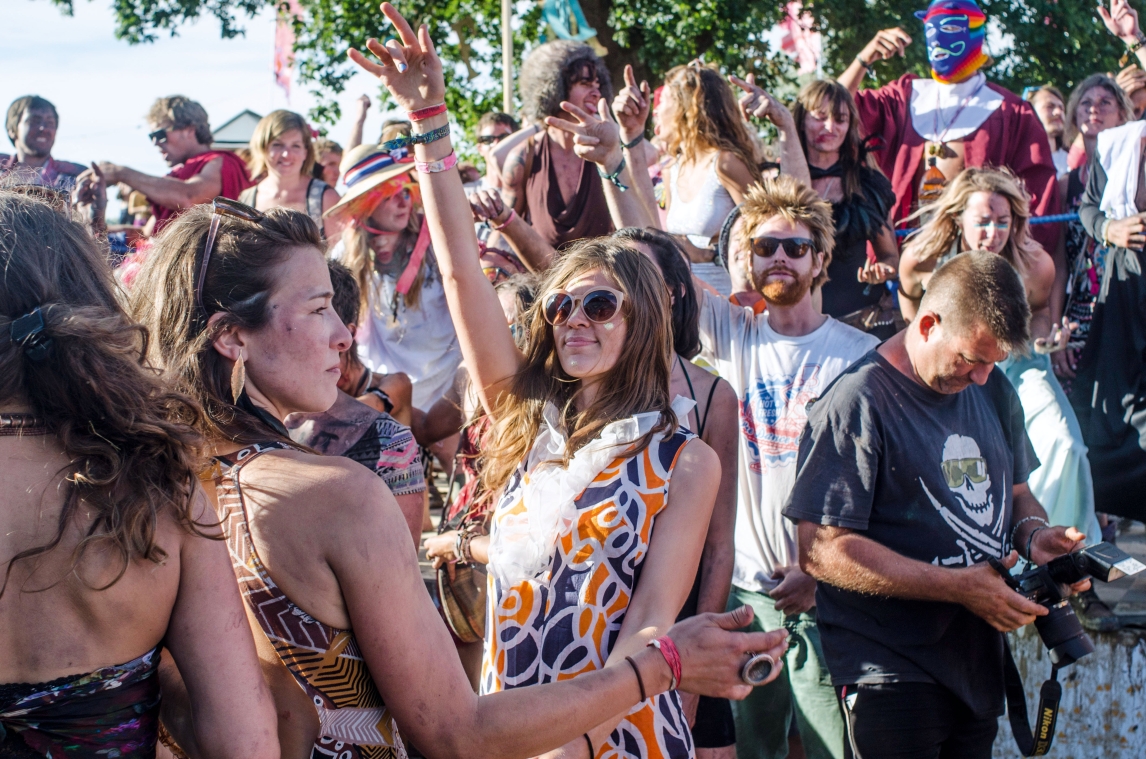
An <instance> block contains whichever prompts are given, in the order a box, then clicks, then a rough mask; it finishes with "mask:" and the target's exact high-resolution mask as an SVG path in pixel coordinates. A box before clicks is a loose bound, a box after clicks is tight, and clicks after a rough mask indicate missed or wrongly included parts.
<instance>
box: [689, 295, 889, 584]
mask: <svg viewBox="0 0 1146 759" xmlns="http://www.w3.org/2000/svg"><path fill="white" fill-rule="evenodd" d="M700 337H701V344H702V346H703V347H702V349H701V355H702V356H704V358H705V359H706V360H707V361H709V362H710V363H711V364H712V365H713V366H714V367H715V368H716V370H717V371H718V372H720V376H721V377H724V378H725V379H726V380H728V382H729V383H730V384H731V385H732V389H733V390H735V391H736V396H737V398H738V399H739V401H740V471H739V479H738V481H737V496H736V498H737V501H736V563H735V568H734V569H733V572H732V584H733V585H736V586H737V587H739V588H744V589H745V590H751V591H755V592H757V593H767V592H768V591H769V590H771V589H772V588H774V587H776V585H777V584H778V582H779V580H777V579H774V578H773V577H772V573H773V572H775V571H776V569H777V568H778V567H787V566H791V565H793V564H796V563H798V557H797V554H796V527H795V525H794V524H793V523H792V522H791V521H789V520H788V519H785V518H784V517H783V516H782V515H781V513H780V511H781V509H783V508H784V503H785V502H786V501H787V499H788V494H789V492H790V491H791V490H792V485H793V483H794V482H795V481H796V454H797V452H798V451H799V447H800V435H801V434H802V433H803V431H804V425H805V424H806V423H807V421H808V414H807V410H806V409H807V406H808V401H810V400H813V399H815V398H818V397H819V396H820V395H821V394H822V393H823V392H824V390H825V388H827V386H828V385H829V384H831V382H832V380H834V379H835V378H836V376H837V375H839V374H840V372H842V371H844V370H845V369H847V368H848V366H850V365H851V364H852V363H853V362H855V361H856V360H857V359H859V358H860V357H861V356H863V355H864V354H865V353H867V352H868V351H870V350H871V349H872V348H874V347H875V346H876V345H878V344H879V340H878V339H876V338H875V337H873V336H871V335H869V334H867V333H865V332H860V331H859V330H857V329H854V328H852V327H849V326H847V325H846V324H842V323H840V322H838V321H836V320H835V319H832V318H830V317H829V318H828V320H827V321H826V322H824V324H823V325H822V326H820V328H819V329H817V330H815V331H814V332H811V333H809V334H807V335H802V336H800V337H788V336H787V335H781V334H779V333H777V332H775V331H774V330H773V329H772V328H771V327H769V326H768V315H767V314H759V315H754V314H753V313H752V311H751V309H746V308H740V307H738V306H734V305H732V304H731V303H729V302H728V301H727V300H724V299H723V298H718V297H716V296H714V295H712V294H711V293H704V294H703V298H702V301H701V308H700Z"/></svg>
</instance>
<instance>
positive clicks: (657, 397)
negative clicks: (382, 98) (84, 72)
mask: <svg viewBox="0 0 1146 759" xmlns="http://www.w3.org/2000/svg"><path fill="white" fill-rule="evenodd" d="M1099 12H1100V14H1101V18H1102V21H1103V22H1104V24H1105V27H1106V28H1107V29H1108V30H1109V32H1110V33H1111V34H1113V35H1115V36H1117V37H1118V38H1119V39H1120V40H1122V41H1123V42H1124V43H1125V44H1126V46H1127V48H1128V51H1129V54H1132V55H1134V56H1137V59H1138V62H1139V64H1140V65H1141V67H1136V66H1127V67H1125V68H1123V69H1122V70H1120V71H1119V72H1118V73H1117V75H1113V74H1111V73H1096V74H1094V75H1093V76H1090V77H1087V78H1086V79H1084V80H1083V81H1081V82H1080V83H1078V84H1076V85H1075V86H1074V88H1073V91H1072V92H1071V93H1070V95H1069V97H1067V98H1064V97H1063V93H1062V91H1061V90H1060V89H1058V88H1056V87H1055V86H1054V85H1053V84H1049V83H1048V84H1039V85H1036V86H1033V87H1030V88H1028V89H1027V91H1026V92H1024V93H1023V95H1022V96H1021V97H1020V96H1019V95H1016V94H1014V93H1012V92H1010V91H1008V90H1007V89H1005V88H1003V87H1001V86H999V85H997V84H995V83H993V82H991V81H990V80H989V79H988V74H989V65H990V62H991V61H990V57H989V55H988V54H987V53H986V51H985V50H984V47H983V42H984V38H985V29H986V21H987V18H986V16H985V14H984V13H983V11H982V10H981V9H980V8H979V6H978V5H977V4H976V2H975V1H974V0H934V2H932V3H931V4H930V6H928V8H926V9H925V10H921V11H920V12H919V13H917V14H916V15H917V16H918V18H919V20H920V25H919V27H918V28H915V29H904V28H895V29H886V30H883V31H880V32H879V33H878V34H877V35H876V36H875V37H874V38H873V39H872V40H871V41H870V42H869V43H868V44H867V45H866V46H865V47H864V48H863V49H862V50H861V51H860V53H859V54H858V55H857V56H856V57H855V60H854V61H853V62H852V63H851V65H850V66H849V67H848V68H847V69H846V70H845V71H843V72H842V73H840V75H839V76H838V77H837V78H836V79H834V80H830V79H823V80H816V81H812V82H810V83H808V84H806V85H805V86H804V87H803V88H802V89H800V91H799V93H798V94H797V95H796V97H795V98H794V100H793V101H792V102H791V104H790V106H789V105H786V104H785V103H784V102H782V101H781V100H780V99H778V98H777V97H774V96H773V95H772V94H770V93H769V92H767V91H765V90H764V89H763V88H762V87H761V86H759V85H758V84H757V83H756V81H755V80H754V78H753V77H752V76H751V75H749V76H747V77H745V78H740V77H738V76H735V75H729V73H728V72H722V71H721V70H720V69H718V68H717V67H716V66H713V65H711V64H706V63H704V62H702V61H699V60H697V61H693V62H691V63H689V64H687V65H682V66H677V67H675V68H672V69H671V70H669V71H666V72H663V73H662V74H661V75H660V77H659V78H660V79H661V80H662V83H661V84H660V85H659V86H658V87H656V88H655V89H654V88H653V87H651V86H650V85H649V84H648V83H647V82H638V81H637V79H636V77H635V76H634V74H633V71H632V69H631V67H627V68H626V69H625V70H624V71H623V73H622V77H623V81H622V82H617V83H616V84H617V86H616V87H614V83H613V81H612V79H611V77H610V72H609V68H608V67H607V66H606V63H605V61H604V60H603V59H602V58H601V57H599V56H598V54H597V52H595V51H594V49H593V48H592V47H590V46H589V45H586V44H582V43H579V42H575V41H568V40H557V41H551V42H546V43H544V44H540V45H538V46H536V47H534V48H533V49H532V50H531V51H530V52H529V53H528V55H527V56H526V58H525V60H524V62H523V65H522V66H521V69H520V76H519V78H518V82H517V85H518V93H519V95H520V98H521V102H522V109H521V113H520V114H519V116H520V117H521V121H519V120H518V118H517V116H515V115H511V114H505V113H488V114H486V115H484V116H483V117H482V118H481V119H480V121H478V122H477V124H476V125H475V129H474V134H473V135H472V136H471V137H470V139H469V140H468V143H469V144H476V146H477V151H478V153H479V154H480V157H481V159H482V160H483V161H484V172H482V171H479V170H478V169H477V168H476V167H474V166H472V165H466V164H463V163H460V162H459V158H458V152H457V149H458V147H457V146H458V145H459V139H458V135H457V132H456V130H457V128H458V127H457V124H456V122H453V121H451V118H450V114H449V112H448V109H447V106H446V105H445V79H444V76H443V72H442V64H441V61H440V60H439V58H438V56H437V53H436V51H435V47H434V42H433V40H431V39H430V35H429V31H428V29H427V27H425V26H422V27H420V28H414V27H412V26H411V25H410V23H408V21H407V20H406V19H405V18H404V17H403V16H402V15H400V14H399V13H398V11H397V10H395V9H394V8H393V7H392V6H391V5H389V4H388V3H384V4H383V6H382V13H383V16H382V17H380V19H379V22H380V23H379V25H380V28H381V27H382V26H387V25H388V26H389V28H390V30H392V31H393V33H394V36H391V37H389V38H387V41H386V42H385V43H384V44H383V43H380V42H379V41H378V40H376V39H371V40H370V41H369V42H368V43H367V46H366V47H367V49H366V50H365V51H359V50H356V49H351V50H350V51H349V56H350V58H351V60H352V61H353V62H354V63H355V64H357V66H359V67H360V68H361V69H362V70H364V71H366V72H368V73H369V74H371V75H373V76H376V77H377V78H378V79H379V80H380V81H381V83H382V84H383V85H384V86H385V87H386V88H387V90H388V92H389V95H390V98H391V100H392V102H393V103H395V104H396V105H397V106H398V108H400V109H401V110H402V111H404V112H405V118H401V119H391V120H388V121H387V122H386V123H385V124H384V126H383V129H382V133H381V135H380V136H379V138H378V140H377V141H376V142H375V141H371V140H369V139H364V138H363V127H364V123H365V118H366V114H367V111H368V109H369V108H370V105H371V104H370V101H369V99H368V98H366V97H363V98H362V99H361V100H360V101H359V106H358V110H357V113H356V114H355V115H354V119H353V120H354V128H353V130H352V135H351V140H350V142H349V144H348V145H347V146H346V147H345V148H343V147H342V146H340V145H338V144H336V143H334V142H332V141H331V140H329V139H326V138H324V137H321V136H319V135H318V133H317V132H316V131H315V130H313V129H312V127H311V126H310V125H309V124H308V123H307V121H306V120H305V119H304V117H302V116H300V115H299V114H296V113H293V112H290V111H286V110H279V111H274V112H272V113H270V114H268V115H267V116H266V117H264V118H263V119H262V120H261V121H260V122H259V124H258V126H257V128H256V130H255V133H254V136H253V137H252V139H251V142H250V146H249V149H247V150H245V151H239V152H234V151H230V150H221V149H216V148H213V147H212V133H211V129H210V124H209V118H208V114H207V113H206V111H205V110H204V109H203V108H202V106H200V105H199V104H198V103H196V102H194V101H192V100H190V99H189V98H186V97H183V96H178V95H177V96H171V97H164V98H160V99H159V100H157V101H156V102H155V104H154V105H153V107H152V108H151V110H150V111H149V112H148V114H147V122H148V125H149V134H148V137H149V139H150V140H151V142H152V143H154V145H155V146H156V148H157V149H158V150H159V151H160V153H161V154H162V156H163V158H164V159H165V160H166V162H167V163H168V164H169V165H170V166H171V167H172V170H171V172H170V173H169V174H168V175H166V176H151V175H148V174H144V173H142V172H140V171H137V170H135V169H131V168H128V167H126V166H120V165H117V164H114V163H110V162H106V161H99V160H96V161H91V162H89V163H88V164H87V165H81V164H78V163H72V162H68V161H63V160H58V159H56V158H54V157H53V155H52V148H53V146H54V143H55V137H56V132H57V129H58V128H61V125H60V123H59V115H58V113H57V111H56V108H55V106H54V105H53V104H52V103H51V102H49V101H48V100H46V99H44V98H43V97H39V96H28V97H23V98H20V99H18V100H17V101H15V102H14V103H13V104H12V105H11V107H10V108H9V111H8V118H7V131H8V136H9V139H10V141H11V142H12V144H13V146H14V148H15V152H14V153H13V154H12V155H10V156H0V268H2V269H3V271H4V273H5V274H4V277H3V278H2V279H0V363H2V365H3V372H2V373H0V471H2V472H3V474H4V478H5V482H6V483H8V484H9V486H8V487H6V488H4V490H3V491H2V492H0V503H2V504H3V509H0V527H2V529H0V535H2V536H3V538H2V540H0V546H2V548H3V550H2V551H0V556H2V557H3V560H4V561H5V562H6V564H5V573H4V581H3V586H2V588H0V620H3V624H2V625H0V628H2V629H4V630H7V631H8V632H7V633H4V635H3V637H4V641H5V645H4V647H3V651H4V653H3V654H0V757H5V758H7V757H12V758H13V759H17V758H20V759H27V758H28V757H85V758H86V757H92V758H94V757H97V756H99V757H105V756H110V757H135V756H139V757H144V756H155V755H156V753H157V752H158V755H160V756H164V757H169V756H170V757H192V758H194V759H198V757H208V756H211V757H214V756H235V757H240V756H241V757H274V756H290V757H296V756H298V757H301V756H307V757H312V758H314V759H319V758H321V757H331V758H334V757H336V758H337V759H368V758H369V759H381V758H386V759H403V758H404V757H407V756H424V757H428V758H429V759H438V758H439V757H442V758H449V757H485V756H496V757H505V758H510V757H522V758H523V759H524V758H525V757H546V758H547V759H584V758H585V757H586V756H588V757H589V759H596V758H597V757H600V758H602V759H606V758H612V757H631V758H633V759H636V758H638V757H639V758H640V759H662V758H663V759H689V758H691V757H696V758H697V759H731V758H732V757H738V758H739V759H783V758H784V757H786V756H795V757H799V756H804V757H809V759H845V757H849V758H850V757H856V758H858V759H872V758H875V757H920V759H923V758H927V759H939V757H950V758H952V759H956V758H964V757H965V758H967V759H982V758H985V757H988V756H990V755H991V750H992V745H993V744H994V742H995V740H996V737H997V731H998V719H999V717H1000V715H1001V714H1002V713H1003V710H1004V674H1003V673H1004V668H1005V666H1006V662H1007V658H1008V657H1009V655H1010V654H1009V651H1008V649H1007V644H1006V639H1005V636H1004V634H1005V633H1007V632H1010V631H1013V630H1016V629H1018V628H1020V627H1022V626H1024V625H1027V624H1030V623H1032V622H1034V621H1035V620H1036V619H1037V618H1039V617H1042V616H1045V615H1046V614H1047V608H1046V607H1045V606H1043V605H1040V604H1037V603H1035V602H1033V601H1031V600H1029V599H1028V598H1026V597H1025V596H1023V595H1020V594H1019V593H1017V592H1016V591H1014V590H1012V589H1011V587H1009V586H1008V585H1007V584H1006V582H1005V581H1004V578H1003V577H1002V575H1001V574H1000V571H999V569H998V566H999V565H1000V564H1001V566H1002V567H1005V568H1006V569H1011V568H1015V567H1016V566H1017V565H1018V564H1019V562H1020V561H1021V562H1026V563H1027V564H1031V565H1043V564H1045V563H1046V562H1048V561H1049V560H1051V559H1053V558H1054V557H1057V556H1061V555H1062V554H1065V553H1067V552H1070V551H1073V550H1077V549H1079V548H1081V547H1082V546H1083V545H1087V544H1091V543H1096V542H1099V541H1101V540H1103V539H1106V540H1111V541H1113V540H1116V538H1117V534H1118V530H1119V526H1120V525H1122V524H1124V523H1125V520H1144V519H1146V507H1144V506H1143V501H1142V498H1141V495H1140V494H1141V493H1142V492H1143V490H1140V488H1143V487H1144V486H1146V443H1144V442H1143V441H1146V406H1144V404H1146V400H1144V399H1146V392H1143V390H1142V387H1143V383H1144V382H1146V285H1144V283H1143V282H1144V280H1143V276H1144V273H1143V266H1142V258H1143V253H1142V250H1143V248H1144V247H1146V195H1144V193H1146V189H1144V188H1146V148H1144V146H1146V122H1143V121H1139V120H1137V119H1138V118H1139V117H1140V116H1141V115H1142V111H1143V108H1144V107H1146V73H1144V69H1146V33H1143V31H1142V30H1141V29H1140V27H1139V23H1138V14H1137V12H1136V11H1135V9H1134V8H1132V7H1131V6H1130V4H1129V2H1128V0H1111V3H1110V6H1109V8H1105V7H1100V8H1099ZM913 37H920V38H921V39H924V40H926V41H925V42H923V43H917V42H914V41H913ZM914 44H924V45H926V47H927V55H928V59H929V61H930V66H931V76H930V77H919V76H916V75H915V74H910V73H908V74H904V75H903V76H902V77H900V78H898V79H895V80H894V81H892V82H891V83H890V84H887V85H885V86H882V87H878V88H869V87H864V79H865V76H866V75H867V74H868V72H871V71H872V70H873V69H874V68H875V67H877V66H879V67H881V71H883V70H884V69H886V70H887V71H889V72H890V71H891V69H892V67H893V66H894V65H895V61H896V60H897V58H899V57H901V56H902V55H903V54H904V52H905V50H906V48H907V46H909V45H914ZM63 126H64V127H66V125H63ZM764 126H768V127H770V129H769V130H764V129H763V127H764ZM766 131H767V133H771V134H775V135H776V137H775V139H774V140H772V141H771V142H765V141H764V140H762V138H761V136H760V135H762V134H765V133H766ZM112 189H117V190H118V192H119V195H120V197H121V198H124V199H125V200H128V201H129V202H128V206H129V209H130V210H131V213H128V214H126V215H125V217H124V218H123V219H121V220H120V221H121V222H122V223H120V224H108V220H107V218H106V216H107V212H106V207H107V193H108V191H109V190H112ZM1140 207H1141V209H1142V210H1141V211H1140V210H1139V208H1140ZM138 211H142V213H136V212H138ZM117 235H119V236H121V237H122V238H124V239H129V240H130V241H131V246H130V252H129V253H127V255H126V256H124V255H123V254H122V253H116V252H115V246H113V245H111V244H110V242H109V240H112V239H115V238H116V236H117ZM435 473H436V474H437V477H436V478H435ZM443 482H444V483H445V486H444V487H445V490H444V492H441V491H440V489H439V486H438V484H436V483H443ZM431 504H433V508H431ZM419 551H423V552H424V556H425V560H426V561H427V562H428V568H427V567H422V568H420V566H419V562H418V552H419ZM993 564H994V566H993ZM423 570H425V571H428V572H429V573H430V575H429V576H428V577H427V578H424V577H423ZM1073 590H1074V591H1075V592H1076V593H1077V594H1078V595H1077V601H1078V604H1079V606H1080V608H1081V609H1082V610H1083V611H1084V613H1085V615H1086V616H1087V618H1088V619H1089V621H1090V622H1091V623H1092V624H1093V625H1094V626H1096V627H1099V628H1101V627H1102V626H1103V625H1110V624H1111V623H1112V618H1113V612H1112V611H1111V610H1110V609H1109V608H1107V607H1106V606H1105V605H1104V604H1103V603H1102V602H1101V600H1100V599H1099V598H1098V597H1097V596H1096V595H1095V594H1094V593H1093V590H1091V589H1089V587H1088V585H1087V584H1086V583H1085V582H1084V583H1080V584H1079V585H1077V586H1075V587H1074V588H1073ZM1069 720H1070V716H1069V715H1067V716H1065V717H1064V719H1063V720H1062V721H1061V722H1060V725H1059V727H1060V729H1063V730H1070V725H1069Z"/></svg>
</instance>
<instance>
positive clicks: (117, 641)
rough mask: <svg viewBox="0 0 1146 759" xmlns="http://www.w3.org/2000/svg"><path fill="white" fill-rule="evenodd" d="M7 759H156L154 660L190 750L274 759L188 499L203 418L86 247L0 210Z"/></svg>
mask: <svg viewBox="0 0 1146 759" xmlns="http://www.w3.org/2000/svg"><path fill="white" fill-rule="evenodd" d="M0 229H3V230H4V233H3V235H0V270H3V271H4V277H3V278H0V462H2V463H0V480H2V481H3V482H4V487H3V488H2V489H0V536H2V537H0V556H3V567H2V573H3V580H2V581H0V631H2V632H0V756H3V757H12V758H14V759H16V758H19V759H27V758H28V757H46V756H52V757H76V758H78V759H99V758H101V757H102V758H105V759H106V757H113V756H120V757H145V756H155V749H156V737H157V733H158V731H159V718H160V713H159V712H160V701H159V681H160V676H159V667H160V652H161V650H163V649H166V653H164V655H163V656H164V658H165V659H170V658H174V661H175V662H177V663H178V665H179V667H180V668H181V669H182V670H183V672H184V675H185V677H186V680H187V691H188V697H189V701H190V704H192V705H193V706H194V709H195V713H196V715H197V724H196V730H195V732H194V734H193V735H192V736H191V740H193V741H195V742H197V743H198V746H199V747H201V748H202V750H203V751H204V753H205V754H207V755H210V756H213V757H235V758H236V759H240V758H252V757H255V758H257V759H274V757H277V756H278V743H277V742H276V740H275V735H274V712H273V711H272V704H271V699H270V693H269V692H268V691H267V688H266V686H265V685H264V683H263V680H262V677H261V676H260V674H259V670H258V660H257V658H256V657H255V649H254V646H253V644H252V640H251V636H250V633H249V631H248V629H247V627H246V625H245V624H244V618H245V617H244V614H243V605H242V601H241V600H240V598H239V594H238V592H237V590H236V588H235V583H234V581H233V579H232V577H231V572H230V569H229V567H228V561H227V549H226V547H225V546H224V545H223V543H222V542H221V541H219V540H218V537H219V529H218V526H217V520H216V519H215V517H214V514H212V512H211V507H210V504H209V503H208V502H207V499H206V498H205V497H204V495H203V491H202V489H201V488H200V487H199V485H198V482H197V480H196V473H197V471H198V469H199V466H200V464H201V459H200V458H199V451H200V446H201V444H202V438H201V437H200V436H199V434H198V433H197V432H196V431H195V430H194V429H193V428H192V426H191V425H189V424H187V423H186V422H187V421H194V420H195V419H197V418H199V416H200V414H201V411H200V410H199V407H198V406H197V404H195V402H194V401H193V400H191V399H190V398H188V397H187V396H186V395H183V394H180V393H177V392H172V391H170V390H168V389H166V388H165V387H163V386H162V385H161V384H160V382H159V381H158V379H157V378H156V376H155V373H154V372H153V371H152V370H151V368H150V367H149V366H147V364H146V360H145V359H146V354H147V346H148V334H147V331H146V330H144V329H143V328H142V327H140V325H138V324H136V323H135V322H133V321H132V320H131V319H129V318H128V317H127V315H126V314H125V313H124V311H123V308H122V307H121V306H120V303H119V299H118V296H119V294H120V293H119V292H118V288H117V286H116V284H115V280H114V278H113V276H112V273H111V270H110V269H109V268H108V266H107V263H106V261H105V260H104V254H103V252H102V251H100V250H98V249H97V247H96V245H95V243H94V242H93V241H92V239H91V237H90V236H88V234H87V233H86V232H85V231H84V229H83V228H82V227H81V226H80V225H79V224H77V223H74V222H72V221H69V220H68V219H66V218H64V216H63V215H62V214H60V213H58V212H57V211H55V210H53V209H52V208H51V207H49V206H48V205H46V204H44V203H41V202H38V201H36V200H34V199H32V198H29V197H26V196H24V195H17V194H14V193H9V192H0Z"/></svg>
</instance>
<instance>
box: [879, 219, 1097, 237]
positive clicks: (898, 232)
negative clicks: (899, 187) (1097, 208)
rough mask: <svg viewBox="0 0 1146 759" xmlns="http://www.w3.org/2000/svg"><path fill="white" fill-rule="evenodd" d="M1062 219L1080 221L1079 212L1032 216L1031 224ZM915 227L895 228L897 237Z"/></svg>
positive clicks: (904, 235) (909, 232) (908, 232)
mask: <svg viewBox="0 0 1146 759" xmlns="http://www.w3.org/2000/svg"><path fill="white" fill-rule="evenodd" d="M1061 221H1078V214H1076V213H1059V214H1054V215H1053V216H1032V217H1031V224H1055V223H1057V222H1061ZM914 231H915V230H914V229H897V230H895V236H896V237H907V236H908V235H909V234H911V233H912V232H914Z"/></svg>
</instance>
